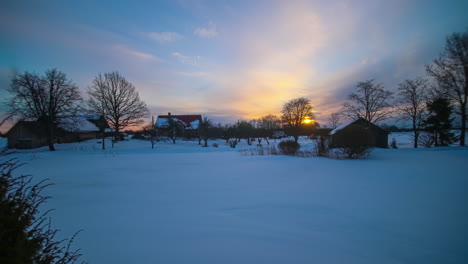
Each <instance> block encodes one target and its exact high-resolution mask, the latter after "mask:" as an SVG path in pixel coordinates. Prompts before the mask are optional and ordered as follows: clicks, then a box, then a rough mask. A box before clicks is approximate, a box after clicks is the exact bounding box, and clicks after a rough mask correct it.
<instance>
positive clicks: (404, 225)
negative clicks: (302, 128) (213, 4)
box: [13, 134, 468, 264]
mask: <svg viewBox="0 0 468 264" xmlns="http://www.w3.org/2000/svg"><path fill="white" fill-rule="evenodd" d="M405 135H406V134H405ZM405 135H401V136H400V137H398V138H399V139H401V142H402V143H403V141H404V140H403V139H404V138H405ZM391 136H392V135H390V136H389V140H391ZM214 142H216V143H218V144H219V148H214V147H208V148H201V147H200V146H199V145H198V142H197V141H182V140H181V141H178V142H177V143H176V144H175V145H174V144H172V143H171V142H158V143H157V144H156V147H155V149H151V147H150V143H149V142H146V141H139V140H130V141H125V142H119V143H117V144H116V147H115V148H114V149H112V148H108V149H107V150H105V151H102V150H100V144H99V143H97V141H96V140H91V141H86V142H81V143H71V144H59V145H57V151H56V152H49V151H47V150H46V148H40V149H36V150H21V151H18V152H17V153H15V154H13V155H15V156H16V157H18V159H20V161H22V162H25V163H27V164H26V165H24V166H22V167H20V168H19V169H18V171H17V172H18V173H22V174H32V175H34V177H35V180H37V181H39V180H41V179H44V178H50V179H51V181H52V182H54V183H55V185H54V186H51V187H49V188H47V189H46V190H45V194H47V195H51V196H52V197H53V198H52V199H50V200H49V201H48V203H47V204H46V205H45V206H44V210H46V209H50V208H54V209H55V210H54V211H53V212H52V214H51V216H52V220H53V225H54V226H55V227H56V228H59V229H60V230H61V233H60V234H61V235H63V236H68V237H69V236H71V235H72V234H73V233H74V232H75V231H77V230H81V229H83V231H82V232H81V233H80V234H79V235H78V238H77V240H76V242H75V246H77V247H80V248H81V249H82V253H83V254H84V258H83V260H86V261H88V262H89V263H90V264H92V263H115V264H119V263H140V264H146V263H382V264H385V263H468V252H467V251H466V245H467V244H468V229H467V224H466V223H468V211H467V210H466V204H468V195H467V193H466V190H467V188H468V177H467V174H466V164H467V161H468V149H467V148H460V147H444V148H431V149H411V148H399V149H375V150H374V151H373V152H372V153H371V155H370V157H369V158H368V159H366V160H333V159H327V158H297V157H289V156H243V155H240V153H239V152H238V151H239V150H241V149H246V148H255V146H247V145H246V143H245V142H244V141H242V142H240V143H239V145H238V147H237V148H236V149H231V148H229V146H227V145H226V144H225V141H222V140H218V141H209V143H210V145H211V144H212V143H214ZM399 142H400V141H399ZM271 143H272V144H273V141H272V142H271ZM301 143H307V144H304V145H305V148H308V147H310V146H311V145H312V141H310V140H307V141H302V142H301ZM109 145H110V144H108V146H109ZM254 145H255V143H254ZM51 168H53V169H51Z"/></svg>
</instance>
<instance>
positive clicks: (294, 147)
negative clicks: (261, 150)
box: [278, 140, 301, 155]
mask: <svg viewBox="0 0 468 264" xmlns="http://www.w3.org/2000/svg"><path fill="white" fill-rule="evenodd" d="M278 147H279V149H280V150H281V152H282V153H283V154H285V155H294V154H296V152H297V151H298V150H299V148H300V147H301V145H299V143H297V142H296V141H294V140H285V141H281V142H280V143H279V144H278Z"/></svg>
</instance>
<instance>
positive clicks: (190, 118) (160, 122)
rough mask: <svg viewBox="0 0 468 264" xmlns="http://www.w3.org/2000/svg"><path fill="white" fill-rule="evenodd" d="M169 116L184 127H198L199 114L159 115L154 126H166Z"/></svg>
mask: <svg viewBox="0 0 468 264" xmlns="http://www.w3.org/2000/svg"><path fill="white" fill-rule="evenodd" d="M169 118H171V119H172V120H173V121H175V122H178V123H181V124H182V125H183V126H184V128H185V129H198V128H199V127H200V123H201V115H159V116H158V118H157V119H156V122H155V124H154V126H155V127H159V128H166V127H168V126H169Z"/></svg>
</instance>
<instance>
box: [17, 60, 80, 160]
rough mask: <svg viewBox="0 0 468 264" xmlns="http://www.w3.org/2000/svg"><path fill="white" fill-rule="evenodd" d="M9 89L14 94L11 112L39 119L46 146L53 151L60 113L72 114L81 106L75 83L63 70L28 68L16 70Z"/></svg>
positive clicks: (62, 114) (62, 115)
mask: <svg viewBox="0 0 468 264" xmlns="http://www.w3.org/2000/svg"><path fill="white" fill-rule="evenodd" d="M9 91H10V93H11V94H12V95H13V98H12V99H11V101H10V102H9V103H8V105H9V108H10V110H9V111H10V114H14V115H21V116H22V117H25V118H33V119H35V120H37V121H39V122H41V123H42V125H43V126H44V128H45V130H46V134H47V142H48V145H49V150H51V151H54V150H55V147H54V138H55V131H56V128H57V126H58V123H59V122H60V119H59V117H66V116H75V115H76V114H77V112H78V110H79V109H80V107H79V105H80V104H79V103H80V102H81V95H80V93H79V90H78V87H77V86H76V85H75V84H74V83H73V82H72V81H71V80H69V79H68V78H67V76H66V75H65V73H63V72H61V71H59V70H57V69H52V70H47V71H46V72H45V74H44V75H43V76H39V75H37V74H32V73H28V72H24V73H16V74H15V75H14V76H13V78H12V81H11V86H10V88H9Z"/></svg>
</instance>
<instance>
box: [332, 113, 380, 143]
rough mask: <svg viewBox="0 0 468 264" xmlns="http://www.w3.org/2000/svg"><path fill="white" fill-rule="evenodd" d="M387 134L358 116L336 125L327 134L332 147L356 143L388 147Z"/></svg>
mask: <svg viewBox="0 0 468 264" xmlns="http://www.w3.org/2000/svg"><path fill="white" fill-rule="evenodd" d="M388 134H389V132H387V131H386V130H384V129H382V128H380V127H379V126H377V125H375V124H373V123H371V122H369V121H367V120H365V119H363V118H359V119H357V120H353V121H350V122H347V123H344V124H342V125H340V126H338V127H337V128H335V129H334V130H332V131H331V132H330V133H329V136H330V143H331V146H332V147H334V148H339V147H348V146H356V145H364V146H369V147H378V148H388Z"/></svg>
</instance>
